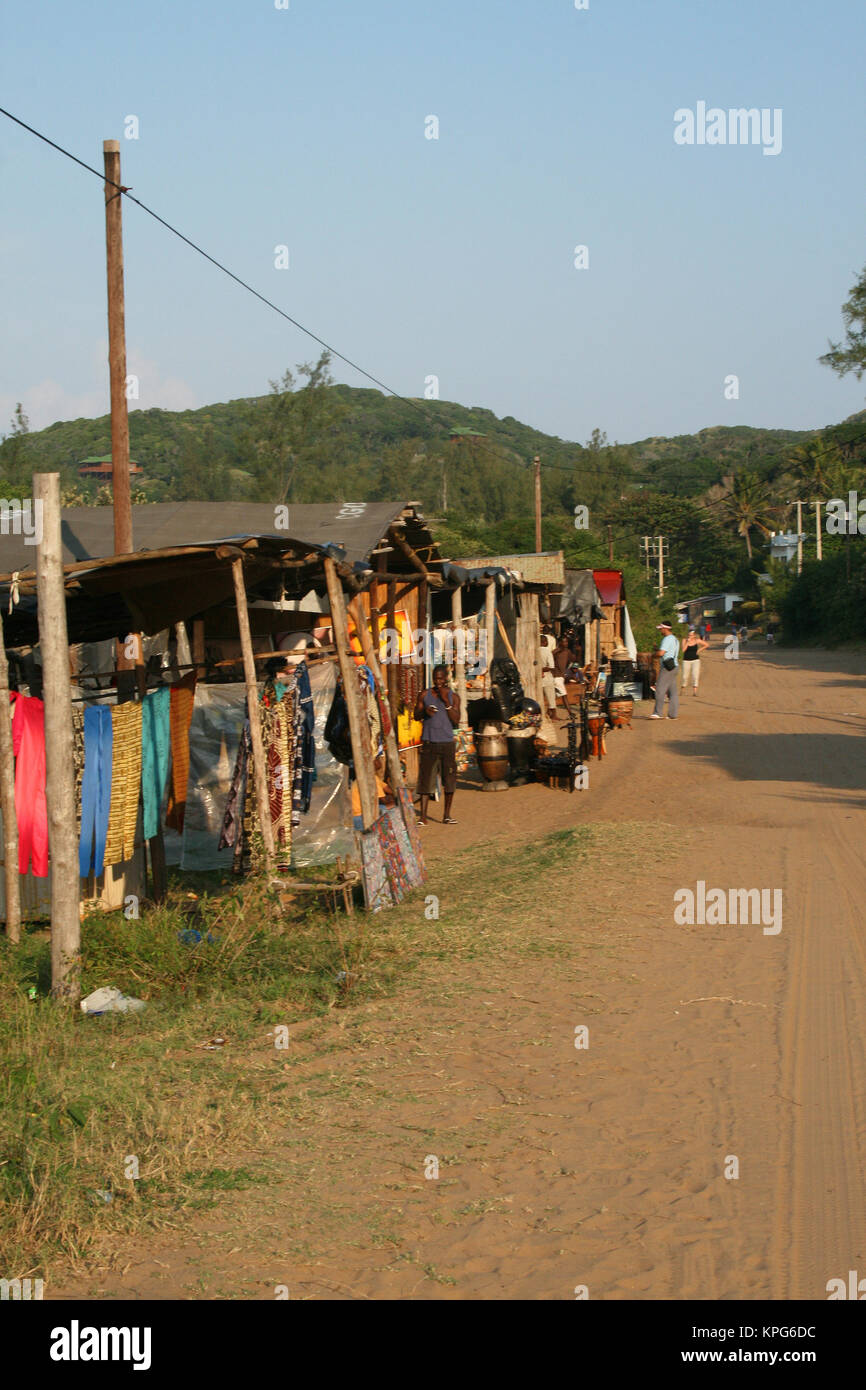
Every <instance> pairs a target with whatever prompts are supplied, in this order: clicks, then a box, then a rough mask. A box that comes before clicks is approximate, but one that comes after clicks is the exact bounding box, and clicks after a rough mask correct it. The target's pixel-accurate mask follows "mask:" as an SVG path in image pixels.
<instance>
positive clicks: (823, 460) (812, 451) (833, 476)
mask: <svg viewBox="0 0 866 1390" xmlns="http://www.w3.org/2000/svg"><path fill="white" fill-rule="evenodd" d="M791 465H792V467H793V470H794V474H795V476H796V478H797V482H798V483H799V485H800V487H801V488H802V490H803V494H804V498H805V500H806V501H807V502H816V501H821V500H823V499H824V498H825V497H830V496H833V495H834V494H838V493H839V492H841V490H842V483H843V477H842V474H843V473H844V468H843V461H842V455H841V453H840V452H839V446H838V445H837V444H835V443H833V442H832V441H831V440H827V439H823V438H822V437H821V435H820V434H819V435H816V436H815V438H814V439H809V440H807V442H806V443H805V444H800V445H798V447H797V448H796V449H795V450H794V452H793V453H792V455H791Z"/></svg>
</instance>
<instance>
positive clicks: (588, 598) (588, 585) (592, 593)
mask: <svg viewBox="0 0 866 1390" xmlns="http://www.w3.org/2000/svg"><path fill="white" fill-rule="evenodd" d="M601 605H602V597H601V594H600V593H599V592H598V588H597V586H596V582H595V579H594V578H593V572H592V570H566V571H565V584H564V587H563V592H562V598H561V599H560V601H559V613H558V615H557V616H558V617H560V618H563V619H565V620H566V621H568V622H570V623H590V622H592V621H593V620H594V619H595V618H600V617H601Z"/></svg>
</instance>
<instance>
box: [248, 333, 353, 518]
mask: <svg viewBox="0 0 866 1390" xmlns="http://www.w3.org/2000/svg"><path fill="white" fill-rule="evenodd" d="M330 363H331V354H330V353H329V352H328V351H327V350H325V351H323V352H322V353H321V354H320V356H319V359H318V361H317V362H315V363H310V362H303V363H299V364H298V366H297V371H298V374H299V376H300V377H303V378H306V380H305V381H304V384H303V385H302V386H299V385H298V379H297V378H296V377H295V375H294V374H293V373H292V372H291V371H289V370H288V369H287V370H286V371H285V372H284V373H283V375H282V377H281V379H280V380H279V381H272V382H271V383H270V387H271V391H270V395H269V396H268V397H266V399H265V401H264V402H263V403H256V414H255V417H254V423H253V433H254V436H255V437H254V441H253V449H254V453H255V456H256V457H255V464H256V473H257V476H258V481H259V488H260V491H261V493H262V496H263V499H264V500H267V501H275V502H286V501H300V500H303V499H302V497H301V496H299V495H298V492H299V483H300V482H301V476H300V475H301V474H303V473H304V472H308V473H309V472H311V471H312V470H313V469H315V468H316V467H317V466H321V465H322V464H324V463H326V462H333V452H332V451H329V448H328V446H329V444H330V442H331V439H332V436H333V434H334V432H335V427H336V425H337V423H338V421H339V420H340V418H341V416H342V415H343V414H344V413H345V409H346V407H345V406H344V405H343V404H342V402H341V401H340V400H339V399H338V397H337V396H335V394H334V392H333V390H332V389H331V388H332V387H333V385H334V379H333V377H332V376H331V372H330Z"/></svg>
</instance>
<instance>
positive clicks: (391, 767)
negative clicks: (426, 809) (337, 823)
mask: <svg viewBox="0 0 866 1390" xmlns="http://www.w3.org/2000/svg"><path fill="white" fill-rule="evenodd" d="M352 617H353V618H354V620H355V626H356V628H357V629H358V635H359V637H360V638H361V650H362V651H363V653H364V660H365V661H366V663H367V665H368V666H369V668H370V670H371V671H372V672H373V679H374V681H375V682H376V685H377V687H378V689H379V692H380V693H382V692H383V691H384V682H383V680H382V668H381V666H380V665H379V658H378V656H377V655H376V652H375V650H374V647H373V642H372V639H371V637H370V631H369V628H368V627H367V623H366V621H365V619H364V606H363V604H362V603H361V599H360V597H357V598H354V599H353V600H352ZM382 742H383V743H384V745H385V764H386V766H387V768H388V780H389V782H390V783H391V787H392V789H393V792H394V795H395V796H396V794H397V788H398V787H402V786H403V769H402V767H401V766H400V753H399V750H398V748H397V735H396V734H395V732H394V721H393V720H392V721H391V732H390V733H389V734H386V733H385V732H384V730H383V734H382ZM377 801H378V798H377ZM377 814H378V806H377Z"/></svg>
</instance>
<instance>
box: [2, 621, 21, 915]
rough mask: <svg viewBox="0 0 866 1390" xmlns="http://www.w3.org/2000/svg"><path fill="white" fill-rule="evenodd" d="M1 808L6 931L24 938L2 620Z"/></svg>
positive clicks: (6, 668) (9, 712) (13, 764)
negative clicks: (22, 934)
mask: <svg viewBox="0 0 866 1390" xmlns="http://www.w3.org/2000/svg"><path fill="white" fill-rule="evenodd" d="M0 811H2V813H3V863H4V879H5V883H4V887H5V889H6V935H7V936H8V938H9V940H10V941H13V942H17V941H20V940H21V892H20V887H21V885H20V881H19V878H18V817H17V815H16V812H15V759H14V757H13V754H12V706H11V705H10V703H9V662H8V661H7V660H6V643H5V642H4V640H3V623H2V622H0Z"/></svg>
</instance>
